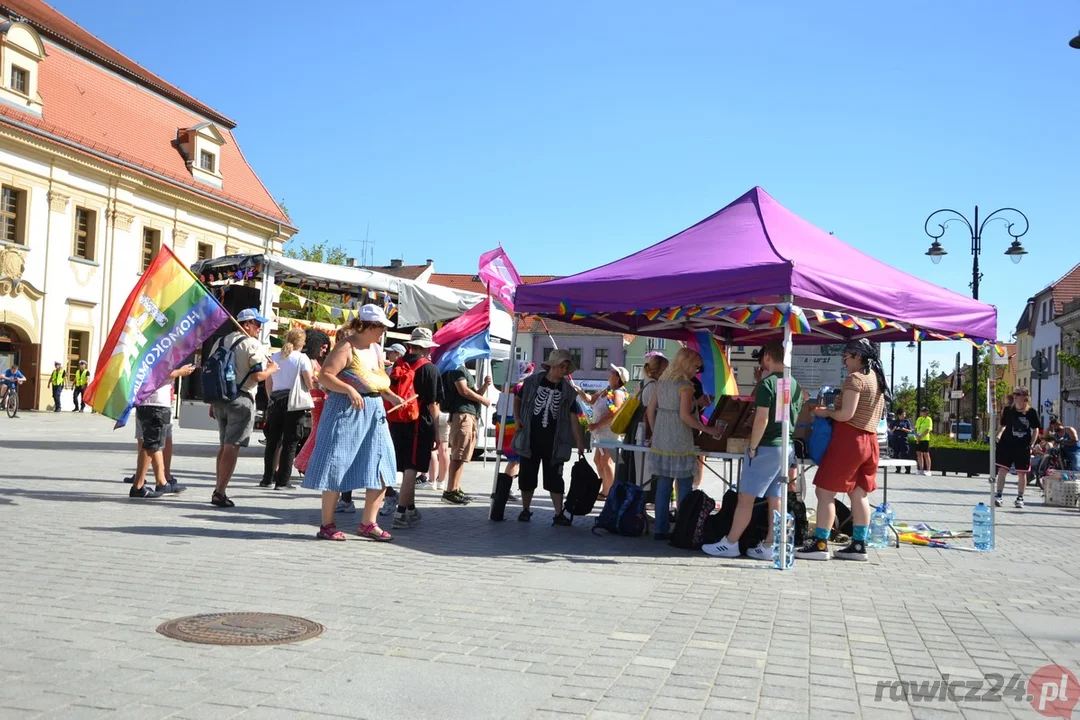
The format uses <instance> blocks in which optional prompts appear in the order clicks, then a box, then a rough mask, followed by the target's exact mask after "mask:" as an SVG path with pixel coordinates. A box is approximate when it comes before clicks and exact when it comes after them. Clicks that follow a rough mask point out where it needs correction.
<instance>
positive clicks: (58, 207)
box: [49, 190, 71, 212]
mask: <svg viewBox="0 0 1080 720" xmlns="http://www.w3.org/2000/svg"><path fill="white" fill-rule="evenodd" d="M69 200H71V196H70V195H65V194H63V193H59V192H56V191H55V190H50V191H49V209H50V210H52V211H53V212H64V211H65V210H67V206H68V201H69Z"/></svg>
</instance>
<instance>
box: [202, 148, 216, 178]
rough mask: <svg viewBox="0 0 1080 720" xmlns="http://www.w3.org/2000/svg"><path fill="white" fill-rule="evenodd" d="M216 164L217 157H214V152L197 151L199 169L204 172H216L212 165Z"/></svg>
mask: <svg viewBox="0 0 1080 720" xmlns="http://www.w3.org/2000/svg"><path fill="white" fill-rule="evenodd" d="M216 164H217V158H216V157H214V153H212V152H207V151H206V150H200V151H199V169H201V170H205V171H206V172H209V173H212V172H216V171H215V170H214V166H215V165H216Z"/></svg>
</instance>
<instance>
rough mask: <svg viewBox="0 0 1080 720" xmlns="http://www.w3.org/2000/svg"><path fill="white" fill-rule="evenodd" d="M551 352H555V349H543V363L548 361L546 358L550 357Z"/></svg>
mask: <svg viewBox="0 0 1080 720" xmlns="http://www.w3.org/2000/svg"><path fill="white" fill-rule="evenodd" d="M553 352H555V348H544V362H547V361H548V358H549V357H551V353H553Z"/></svg>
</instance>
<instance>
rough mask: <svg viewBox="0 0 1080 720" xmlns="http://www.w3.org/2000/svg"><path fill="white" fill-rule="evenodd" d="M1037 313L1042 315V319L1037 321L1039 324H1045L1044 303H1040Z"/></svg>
mask: <svg viewBox="0 0 1080 720" xmlns="http://www.w3.org/2000/svg"><path fill="white" fill-rule="evenodd" d="M1039 313H1040V314H1041V316H1042V319H1041V320H1040V321H1039V324H1040V325H1045V324H1046V303H1043V304H1042V306H1041V309H1040V310H1039Z"/></svg>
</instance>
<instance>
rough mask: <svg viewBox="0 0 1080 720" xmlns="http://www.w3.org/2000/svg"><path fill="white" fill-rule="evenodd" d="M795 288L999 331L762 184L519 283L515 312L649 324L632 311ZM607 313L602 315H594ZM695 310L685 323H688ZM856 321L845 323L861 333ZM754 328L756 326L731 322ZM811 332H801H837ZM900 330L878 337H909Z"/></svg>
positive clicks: (805, 303) (934, 323)
mask: <svg viewBox="0 0 1080 720" xmlns="http://www.w3.org/2000/svg"><path fill="white" fill-rule="evenodd" d="M785 295H792V296H794V297H793V302H794V303H795V304H796V305H797V306H799V307H801V308H803V309H817V310H825V311H838V312H846V313H851V314H854V315H859V316H862V317H867V318H882V319H885V320H890V321H895V322H899V323H902V324H904V325H907V326H914V327H918V328H920V329H924V330H930V331H936V332H939V333H942V334H945V335H952V334H955V333H964V334H965V335H966V336H967V337H969V338H973V339H979V340H994V339H996V335H997V310H996V309H995V308H994V307H993V306H992V305H987V304H985V303H981V302H979V301H977V300H973V299H971V298H969V297H966V296H964V295H960V294H958V293H955V292H952V291H951V290H946V289H945V288H942V287H938V286H937V285H934V284H932V283H929V282H926V281H925V280H920V279H919V278H917V277H914V276H912V275H908V274H907V273H904V272H901V271H899V270H896V269H895V268H892V267H890V266H888V265H886V264H885V263H883V262H881V261H879V260H875V259H874V258H872V257H870V256H869V255H866V254H865V253H862V252H860V251H858V250H856V249H855V248H853V247H851V246H850V245H847V244H846V243H844V242H843V241H841V240H840V239H839V238H836V237H834V236H832V235H830V234H829V233H827V232H824V231H823V230H820V229H818V228H816V227H814V226H813V225H811V224H810V223H808V222H807V221H805V220H803V219H802V218H800V217H799V216H798V215H796V214H795V213H793V212H791V211H790V210H788V209H787V208H785V207H784V206H783V205H781V204H780V203H778V202H777V201H776V200H774V199H773V198H772V196H770V195H769V194H768V193H767V192H765V191H764V190H762V189H761V188H760V187H755V188H754V189H752V190H750V191H749V192H748V193H746V194H745V195H743V196H742V197H740V198H739V199H737V200H735V201H734V202H733V203H731V204H730V205H728V206H727V207H725V208H724V209H723V210H720V211H719V212H717V213H716V214H714V215H712V216H710V217H708V218H706V219H704V220H702V221H701V222H699V223H697V224H696V225H694V226H693V227H690V228H688V229H686V230H683V231H682V232H680V233H678V234H677V235H673V236H672V237H670V238H668V239H667V240H664V241H663V242H660V243H657V244H656V245H653V246H652V247H648V248H645V249H644V250H641V251H640V252H637V253H634V254H633V255H630V256H628V257H625V258H623V259H621V260H616V261H615V262H612V263H608V264H607V265H603V266H601V267H598V268H594V269H592V270H587V271H585V272H582V273H578V274H577V275H571V276H569V277H565V278H559V279H557V280H550V281H548V282H544V283H537V284H535V285H522V286H520V287H518V289H517V296H516V300H515V303H514V309H515V310H516V311H517V312H519V313H528V314H537V315H551V316H554V317H561V318H563V319H567V318H566V313H564V312H560V303H563V308H564V309H565V308H568V309H569V310H570V311H571V312H573V313H578V314H584V315H586V317H585V318H584V319H581V320H577V321H578V322H581V323H583V324H587V325H592V326H594V327H603V328H610V329H621V330H623V331H626V332H641V333H642V334H649V333H648V332H647V330H648V329H649V327H650V326H652V325H656V322H655V321H650V320H648V319H647V318H646V317H644V316H642V315H629V314H627V313H629V312H631V311H637V312H641V311H647V310H652V309H657V308H672V307H687V306H711V307H715V306H720V305H739V304H770V303H778V302H783V301H784V296H785ZM596 313H608V314H609V315H608V316H607V317H605V318H599V319H598V318H594V317H591V316H592V315H593V314H596ZM693 322H694V321H693V320H690V321H688V323H693ZM859 332H860V331H859V330H854V331H849V332H848V333H847V334H848V335H849V336H850V335H851V334H852V333H854V334H858V333H859ZM740 333H742V334H751V333H753V334H756V335H760V329H746V330H738V329H736V330H734V331H733V333H732V337H733V339H737V338H738V337H739V336H740ZM814 335H817V333H811V334H810V335H805V336H800V337H799V338H798V340H799V341H800V342H815V341H817V342H835V340H829V339H828V338H825V337H820V336H819V337H813V336H814ZM911 336H912V333H911V331H910V330H906V331H904V332H901V331H898V330H891V331H888V330H887V331H884V332H882V331H879V332H876V333H874V339H875V340H878V341H888V340H907V339H910V338H911Z"/></svg>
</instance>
